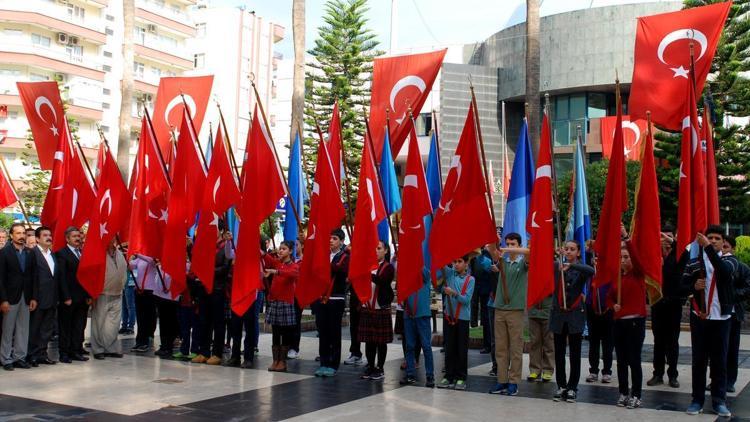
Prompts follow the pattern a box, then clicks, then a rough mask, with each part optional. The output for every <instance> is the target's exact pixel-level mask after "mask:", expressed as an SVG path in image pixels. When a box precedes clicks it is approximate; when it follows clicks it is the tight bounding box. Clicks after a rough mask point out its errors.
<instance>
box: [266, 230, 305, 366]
mask: <svg viewBox="0 0 750 422" xmlns="http://www.w3.org/2000/svg"><path fill="white" fill-rule="evenodd" d="M293 248H294V242H290V241H284V242H281V245H279V250H278V252H277V255H278V258H276V257H273V256H272V255H270V254H263V265H264V268H265V269H264V270H263V272H264V273H265V276H266V277H271V287H270V289H269V292H268V297H267V305H266V323H267V324H271V327H272V329H273V346H272V350H273V364H271V366H270V367H269V368H268V370H269V371H276V372H286V354H287V352H288V351H289V347H290V346H291V345H292V342H293V341H294V340H293V337H294V327H295V325H296V324H297V312H296V310H295V308H294V289H295V287H296V285H297V278H298V277H299V263H297V262H294V260H293V259H292V250H293Z"/></svg>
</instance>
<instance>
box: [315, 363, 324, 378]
mask: <svg viewBox="0 0 750 422" xmlns="http://www.w3.org/2000/svg"><path fill="white" fill-rule="evenodd" d="M323 372H325V367H323V366H321V367H319V368H318V369H316V370H315V376H316V377H322V376H323Z"/></svg>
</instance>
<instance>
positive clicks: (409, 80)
mask: <svg viewBox="0 0 750 422" xmlns="http://www.w3.org/2000/svg"><path fill="white" fill-rule="evenodd" d="M408 86H413V87H416V88H417V89H418V90H419V92H424V90H425V89H427V84H426V83H425V82H424V80H422V78H420V77H419V76H416V75H407V76H404V77H403V78H401V79H399V81H398V82H396V83H395V84H393V88H392V89H391V98H390V99H391V110H392V111H394V112H395V111H396V106H395V102H396V96H397V95H398V92H399V91H401V90H402V89H404V88H406V87H408ZM404 117H406V113H405V112H404V114H403V115H402V116H401V117H400V118H398V119H396V122H398V124H401V122H402V121H403V120H404Z"/></svg>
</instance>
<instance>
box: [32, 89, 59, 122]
mask: <svg viewBox="0 0 750 422" xmlns="http://www.w3.org/2000/svg"><path fill="white" fill-rule="evenodd" d="M45 105H46V106H47V107H49V109H50V111H52V116H54V117H55V121H54V122H48V121H47V119H45V118H44V117H42V106H45ZM34 109H35V110H36V114H37V116H39V118H40V119H42V121H44V122H46V123H52V124H55V123H57V112H56V111H55V107H53V106H52V102H51V101H50V100H49V98H47V97H45V96H40V97H37V98H36V101H34Z"/></svg>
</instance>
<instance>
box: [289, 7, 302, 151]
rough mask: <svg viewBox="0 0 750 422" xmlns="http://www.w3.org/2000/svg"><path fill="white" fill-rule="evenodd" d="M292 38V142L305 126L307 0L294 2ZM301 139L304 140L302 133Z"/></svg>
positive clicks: (290, 135)
mask: <svg viewBox="0 0 750 422" xmlns="http://www.w3.org/2000/svg"><path fill="white" fill-rule="evenodd" d="M292 36H293V38H294V77H293V80H292V127H291V130H290V131H289V132H290V133H289V137H290V139H291V141H292V142H293V141H294V135H295V134H296V133H297V131H298V130H300V128H302V126H303V125H304V120H303V119H304V113H305V0H293V2H292ZM299 136H300V139H304V136H303V134H301V133H300V135H299Z"/></svg>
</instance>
